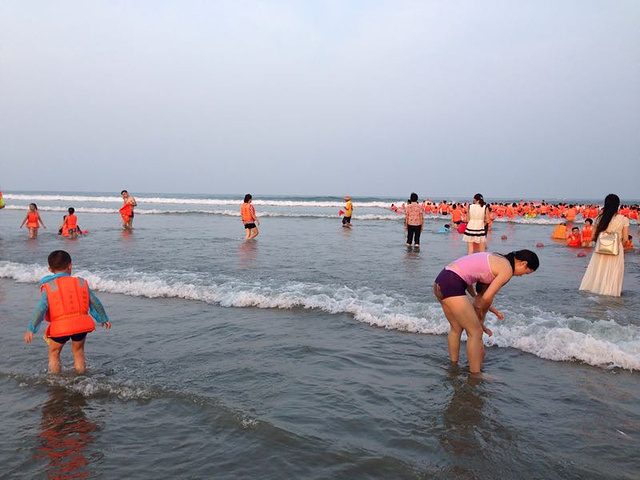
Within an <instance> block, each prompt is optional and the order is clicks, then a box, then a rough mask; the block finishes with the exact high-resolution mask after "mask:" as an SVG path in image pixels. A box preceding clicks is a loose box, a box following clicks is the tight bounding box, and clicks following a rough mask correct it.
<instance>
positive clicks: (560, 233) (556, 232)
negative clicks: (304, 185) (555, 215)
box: [551, 222, 567, 241]
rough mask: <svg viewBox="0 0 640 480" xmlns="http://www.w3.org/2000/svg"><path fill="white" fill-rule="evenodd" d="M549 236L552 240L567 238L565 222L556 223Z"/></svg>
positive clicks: (564, 239)
mask: <svg viewBox="0 0 640 480" xmlns="http://www.w3.org/2000/svg"><path fill="white" fill-rule="evenodd" d="M551 238H553V239H554V240H563V241H566V240H567V224H566V223H564V222H563V223H561V224H560V225H556V228H554V229H553V233H552V234H551Z"/></svg>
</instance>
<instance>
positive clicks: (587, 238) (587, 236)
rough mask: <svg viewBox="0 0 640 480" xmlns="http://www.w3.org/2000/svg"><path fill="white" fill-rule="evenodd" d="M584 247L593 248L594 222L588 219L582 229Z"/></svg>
mask: <svg viewBox="0 0 640 480" xmlns="http://www.w3.org/2000/svg"><path fill="white" fill-rule="evenodd" d="M582 246H583V247H588V248H591V247H592V246H593V220H591V219H590V218H587V219H586V220H585V221H584V226H583V227H582Z"/></svg>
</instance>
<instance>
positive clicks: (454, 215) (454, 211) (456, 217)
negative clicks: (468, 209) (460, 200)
mask: <svg viewBox="0 0 640 480" xmlns="http://www.w3.org/2000/svg"><path fill="white" fill-rule="evenodd" d="M451 223H453V224H454V225H456V226H458V225H460V224H461V223H462V209H460V208H458V204H457V203H454V204H453V206H452V207H451Z"/></svg>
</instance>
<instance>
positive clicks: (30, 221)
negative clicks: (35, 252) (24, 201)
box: [20, 203, 47, 238]
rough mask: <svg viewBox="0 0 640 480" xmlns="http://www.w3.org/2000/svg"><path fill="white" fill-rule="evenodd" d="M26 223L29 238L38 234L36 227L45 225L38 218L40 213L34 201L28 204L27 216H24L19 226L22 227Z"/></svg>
mask: <svg viewBox="0 0 640 480" xmlns="http://www.w3.org/2000/svg"><path fill="white" fill-rule="evenodd" d="M25 223H26V224H27V228H28V229H29V238H36V237H37V236H38V228H40V225H42V226H43V227H44V228H47V226H46V225H45V224H44V222H43V221H42V218H40V214H39V213H38V206H37V205H36V204H35V203H30V204H29V211H28V212H27V216H26V217H24V220H23V221H22V223H21V224H20V228H22V227H24V224H25Z"/></svg>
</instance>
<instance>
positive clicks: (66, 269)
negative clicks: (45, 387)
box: [24, 250, 111, 374]
mask: <svg viewBox="0 0 640 480" xmlns="http://www.w3.org/2000/svg"><path fill="white" fill-rule="evenodd" d="M47 260H48V262H49V271H50V272H51V273H52V274H53V275H47V276H46V277H44V278H43V279H42V280H40V291H41V292H42V295H41V296H40V302H39V303H38V305H37V306H36V309H35V310H34V312H33V316H32V318H31V322H30V323H29V327H28V329H27V332H26V333H25V335H24V341H25V342H26V343H31V341H32V340H33V335H34V333H36V332H37V331H38V328H39V327H40V324H41V323H42V321H43V320H44V319H46V320H47V321H48V322H49V326H48V328H47V331H46V333H45V339H46V340H47V343H49V372H51V373H60V369H61V367H60V352H61V351H62V347H64V344H65V343H66V342H67V341H69V339H71V349H72V351H73V365H74V367H75V370H76V372H77V373H79V374H82V373H84V372H85V370H86V362H85V358H84V343H85V340H86V336H87V333H89V332H92V331H94V330H95V324H94V319H95V321H97V322H98V323H100V324H101V325H102V326H104V327H106V328H107V329H109V328H111V322H110V321H109V317H108V316H107V313H106V312H105V311H104V307H103V306H102V303H100V300H99V299H98V297H96V296H95V294H94V293H93V292H92V291H91V290H90V289H89V286H88V285H87V282H86V281H85V280H84V279H82V278H80V277H72V276H71V269H72V265H71V256H70V255H69V254H68V253H67V252H65V251H64V250H55V251H53V252H51V253H50V254H49V258H48V259H47Z"/></svg>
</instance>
